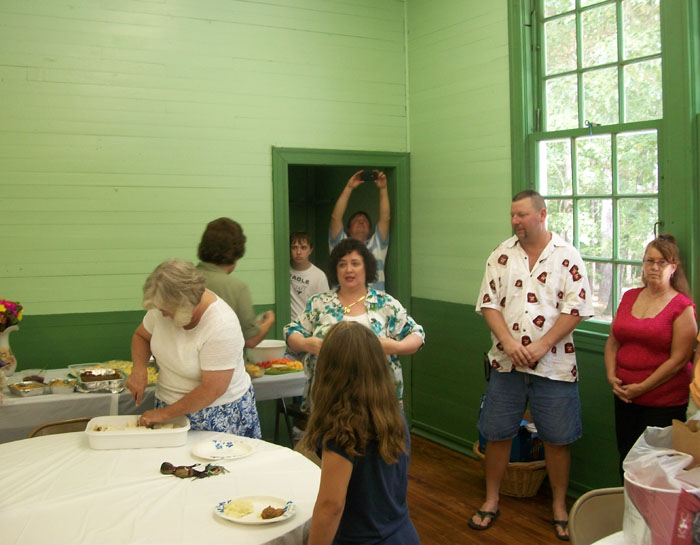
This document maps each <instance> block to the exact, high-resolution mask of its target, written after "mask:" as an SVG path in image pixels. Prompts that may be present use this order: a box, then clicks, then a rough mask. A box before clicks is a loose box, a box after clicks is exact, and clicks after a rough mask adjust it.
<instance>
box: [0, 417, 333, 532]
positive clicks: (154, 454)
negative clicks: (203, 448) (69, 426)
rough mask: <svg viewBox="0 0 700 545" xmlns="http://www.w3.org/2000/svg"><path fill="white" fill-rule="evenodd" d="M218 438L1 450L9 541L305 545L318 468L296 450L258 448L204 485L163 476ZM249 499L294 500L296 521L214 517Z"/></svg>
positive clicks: (71, 442) (71, 437)
mask: <svg viewBox="0 0 700 545" xmlns="http://www.w3.org/2000/svg"><path fill="white" fill-rule="evenodd" d="M222 436H223V437H230V438H235V436H227V435H226V434H221V433H215V432H197V431H190V432H188V437H187V443H186V444H185V445H184V446H181V447H174V448H146V449H119V450H94V449H91V448H90V446H89V445H88V437H87V435H86V434H85V433H84V432H77V433H66V434H60V435H48V436H43V437H35V438H33V439H24V440H21V441H13V442H10V443H5V444H0V482H2V494H0V528H2V530H1V531H0V532H1V535H2V542H3V543H12V544H15V545H30V544H31V545H34V544H39V543H41V544H44V543H52V544H57V545H64V544H65V545H68V544H71V545H78V544H94V543H100V544H104V545H110V544H115V545H125V544H143V545H146V544H148V545H160V544H162V545H166V544H167V545H180V544H182V545H185V544H193V545H194V544H197V545H200V544H201V543H212V544H217V545H218V544H220V543H235V544H236V545H249V544H250V545H260V544H274V545H301V544H302V543H303V542H304V541H305V539H306V537H307V536H308V525H309V521H310V519H311V513H312V511H313V506H314V502H315V500H316V494H317V492H318V485H319V479H320V469H319V468H318V466H316V465H315V464H313V463H312V462H310V461H309V460H308V459H306V458H305V457H304V456H302V455H301V454H299V453H298V452H295V451H292V450H290V449H288V448H285V447H280V446H278V445H274V444H271V443H266V442H264V441H259V440H254V439H247V441H251V442H252V444H253V446H254V447H255V448H254V451H253V453H252V454H251V455H249V456H247V457H245V458H240V459H236V460H221V461H218V462H213V463H217V464H218V465H222V466H224V467H225V468H226V469H228V470H229V472H228V473H226V474H224V475H218V476H213V477H208V478H205V479H179V478H176V477H173V476H171V475H162V474H161V473H160V465H161V463H162V462H171V463H173V464H175V465H190V464H194V463H202V464H203V465H204V464H206V463H207V461H204V460H201V459H198V458H196V457H194V456H193V455H192V454H191V451H192V447H193V446H194V445H196V444H197V443H198V442H200V441H205V440H211V439H213V438H221V437H222ZM249 495H266V496H276V497H280V498H284V499H287V500H293V501H294V503H295V505H296V512H295V514H294V516H292V517H290V518H289V519H287V520H284V521H280V522H275V523H271V524H264V525H257V526H248V525H242V524H237V523H235V522H231V521H228V520H224V519H222V518H220V517H218V516H216V515H215V514H214V508H215V506H216V505H217V504H218V503H219V502H221V501H224V500H227V499H233V498H237V497H241V496H249Z"/></svg>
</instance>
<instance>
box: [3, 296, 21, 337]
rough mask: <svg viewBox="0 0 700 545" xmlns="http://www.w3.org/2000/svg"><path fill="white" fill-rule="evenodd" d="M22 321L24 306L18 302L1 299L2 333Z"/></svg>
mask: <svg viewBox="0 0 700 545" xmlns="http://www.w3.org/2000/svg"><path fill="white" fill-rule="evenodd" d="M21 321H22V305H20V304H19V303H18V302H17V301H8V300H6V299H0V331H5V330H6V329H7V328H8V327H10V326H13V325H17V324H19V323H20V322H21Z"/></svg>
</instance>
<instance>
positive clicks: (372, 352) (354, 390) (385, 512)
mask: <svg viewBox="0 0 700 545" xmlns="http://www.w3.org/2000/svg"><path fill="white" fill-rule="evenodd" d="M311 399H312V402H313V407H314V410H313V411H312V412H311V417H310V420H309V423H308V425H307V429H306V434H305V435H304V437H303V439H302V442H301V445H300V446H301V448H302V449H306V450H311V451H317V452H318V453H319V456H320V457H321V485H320V488H319V492H318V497H317V498H316V505H315V507H314V513H313V518H312V521H311V533H310V536H309V541H308V545H330V544H331V543H338V544H339V543H346V542H347V543H367V544H382V545H399V544H400V545H416V544H418V543H420V540H419V538H418V534H417V533H416V530H415V528H414V527H413V523H412V522H411V519H410V517H409V514H408V506H407V504H406V488H407V483H408V462H409V450H410V439H409V434H408V428H407V425H406V421H405V419H404V417H403V413H402V412H401V410H400V409H399V401H398V399H397V397H396V389H395V387H394V382H393V377H392V374H391V372H390V370H389V367H388V366H387V364H386V357H385V355H384V351H383V350H382V346H381V344H380V342H379V339H378V338H377V336H376V335H375V334H374V333H373V332H372V331H371V330H370V329H368V328H366V327H365V326H363V325H361V324H358V323H355V322H340V323H338V324H336V325H334V326H333V327H332V328H331V329H330V330H329V332H328V334H327V335H326V338H325V340H324V341H323V345H322V347H321V351H320V354H319V357H318V361H317V364H316V377H315V379H314V382H313V386H312V389H311Z"/></svg>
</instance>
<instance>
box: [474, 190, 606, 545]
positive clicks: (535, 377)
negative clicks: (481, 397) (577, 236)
mask: <svg viewBox="0 0 700 545" xmlns="http://www.w3.org/2000/svg"><path fill="white" fill-rule="evenodd" d="M510 217H511V226H512V227H513V231H514V232H515V235H514V236H513V237H511V238H509V239H508V240H506V241H505V242H503V243H501V244H500V245H499V246H498V247H497V248H496V249H495V250H494V251H493V253H492V254H491V256H490V257H489V259H488V261H487V264H486V272H485V274H484V279H483V281H482V284H481V291H480V292H479V301H478V303H477V307H476V311H477V312H478V313H480V314H482V315H483V316H484V318H485V319H486V324H487V325H488V326H489V329H490V330H491V338H492V340H493V346H492V348H491V350H490V351H489V360H490V362H491V367H492V371H493V372H492V373H491V379H490V380H489V385H488V388H487V391H486V399H485V404H484V407H483V409H482V411H481V415H480V417H479V431H480V432H481V433H482V434H483V435H484V436H485V437H486V439H487V441H488V443H487V446H486V466H485V467H486V499H485V501H484V503H483V505H482V507H481V509H479V510H478V511H477V513H476V514H475V515H474V516H473V517H472V518H471V519H470V521H469V526H470V527H472V528H474V529H476V530H485V529H487V528H489V527H490V526H491V525H492V524H493V522H494V521H495V520H496V518H497V517H498V515H499V514H500V512H499V510H498V500H499V490H500V485H501V480H502V478H503V474H504V472H505V469H506V466H507V464H508V461H509V458H510V449H511V442H512V438H513V437H515V436H516V435H517V433H518V429H519V426H520V421H521V418H522V415H523V413H524V411H525V408H526V406H527V405H528V403H529V407H530V412H531V413H532V416H533V419H534V421H535V426H536V427H537V431H538V434H539V436H540V438H541V439H542V441H543V442H544V445H545V459H546V461H547V472H548V474H549V480H550V483H551V486H552V511H553V515H554V532H555V535H556V536H557V537H558V538H559V539H561V540H568V539H569V537H568V528H567V523H568V510H567V508H566V503H565V498H566V491H567V488H568V483H569V469H570V466H571V456H570V453H569V447H568V445H569V444H570V443H572V442H574V441H576V440H577V439H579V438H580V437H581V435H582V426H581V405H580V401H579V395H578V368H577V365H576V353H575V349H574V343H573V331H574V329H575V328H576V326H577V325H578V324H579V322H580V321H581V320H582V319H584V318H588V317H590V316H592V315H593V306H592V303H591V297H590V294H591V290H590V287H589V285H588V279H587V277H586V268H585V265H584V262H583V259H582V258H581V256H580V254H579V253H578V251H577V250H576V249H575V248H574V247H573V246H572V245H571V244H569V243H568V242H566V241H564V240H563V239H562V238H561V237H559V236H558V235H556V234H554V233H551V232H550V231H548V230H547V227H546V219H547V209H546V206H545V203H544V199H542V196H541V195H540V194H539V193H537V192H536V191H532V190H526V191H522V192H520V193H518V194H517V195H516V196H515V197H513V201H512V203H511V212H510ZM511 371H515V372H511Z"/></svg>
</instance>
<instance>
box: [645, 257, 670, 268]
mask: <svg viewBox="0 0 700 545" xmlns="http://www.w3.org/2000/svg"><path fill="white" fill-rule="evenodd" d="M644 264H645V265H646V266H647V267H653V266H654V265H656V266H658V267H659V269H664V268H666V266H667V265H670V263H669V262H668V261H666V260H665V259H659V260H658V261H657V260H655V259H651V258H647V259H645V260H644Z"/></svg>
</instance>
